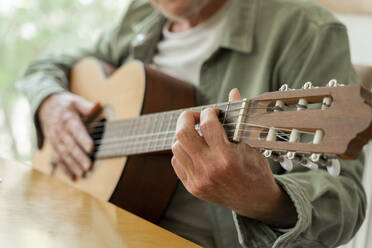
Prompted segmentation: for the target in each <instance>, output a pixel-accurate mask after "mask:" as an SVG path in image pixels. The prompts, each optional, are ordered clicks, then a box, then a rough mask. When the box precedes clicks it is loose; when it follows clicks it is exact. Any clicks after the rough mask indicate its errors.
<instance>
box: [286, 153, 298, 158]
mask: <svg viewBox="0 0 372 248" xmlns="http://www.w3.org/2000/svg"><path fill="white" fill-rule="evenodd" d="M295 156H296V153H295V152H287V154H286V157H287V158H288V159H294V158H295Z"/></svg>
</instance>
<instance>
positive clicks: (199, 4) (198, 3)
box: [155, 0, 210, 22]
mask: <svg viewBox="0 0 372 248" xmlns="http://www.w3.org/2000/svg"><path fill="white" fill-rule="evenodd" d="M209 1H210V0H195V2H194V4H193V5H192V6H190V7H189V8H188V9H186V10H185V11H184V12H183V13H177V14H175V13H172V12H170V11H168V10H167V9H165V8H164V7H163V6H162V5H161V4H156V5H155V7H156V8H157V9H159V10H160V12H161V13H162V14H163V15H164V16H165V17H166V18H167V19H168V20H170V21H175V22H186V21H187V20H188V18H189V17H190V16H192V15H194V14H196V13H198V12H199V11H200V10H201V9H202V8H203V7H204V6H205V5H206V4H207V3H208V2H209Z"/></svg>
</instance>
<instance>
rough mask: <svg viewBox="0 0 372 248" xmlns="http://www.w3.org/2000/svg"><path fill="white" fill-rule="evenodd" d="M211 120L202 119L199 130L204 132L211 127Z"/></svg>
mask: <svg viewBox="0 0 372 248" xmlns="http://www.w3.org/2000/svg"><path fill="white" fill-rule="evenodd" d="M213 124H214V123H213V121H211V120H206V121H203V123H201V124H200V130H201V131H202V132H203V131H204V132H206V131H208V130H209V129H211V127H212V126H213Z"/></svg>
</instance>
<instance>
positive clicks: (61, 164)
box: [56, 159, 76, 181]
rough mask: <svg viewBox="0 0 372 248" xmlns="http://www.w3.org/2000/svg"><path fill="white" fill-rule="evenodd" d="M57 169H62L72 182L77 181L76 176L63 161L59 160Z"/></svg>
mask: <svg viewBox="0 0 372 248" xmlns="http://www.w3.org/2000/svg"><path fill="white" fill-rule="evenodd" d="M56 166H57V168H61V169H62V170H63V172H64V173H65V174H66V175H67V176H68V177H69V178H70V179H71V180H72V181H75V180H76V175H75V174H74V173H73V172H72V171H71V170H70V169H69V167H68V166H67V165H66V164H65V163H64V162H63V160H62V159H59V160H58V162H57V165H56Z"/></svg>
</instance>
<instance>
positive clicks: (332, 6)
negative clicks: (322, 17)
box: [315, 0, 372, 15]
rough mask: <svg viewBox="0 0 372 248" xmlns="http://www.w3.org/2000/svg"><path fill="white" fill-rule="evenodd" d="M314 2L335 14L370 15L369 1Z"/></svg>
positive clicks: (325, 0) (370, 2) (371, 9)
mask: <svg viewBox="0 0 372 248" xmlns="http://www.w3.org/2000/svg"><path fill="white" fill-rule="evenodd" d="M315 1H316V2H318V3H320V4H321V5H323V6H324V7H326V8H328V9H329V10H330V11H332V12H335V13H343V14H364V15H372V1H371V0H315Z"/></svg>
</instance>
